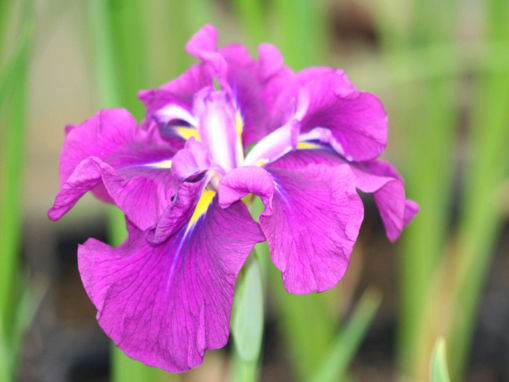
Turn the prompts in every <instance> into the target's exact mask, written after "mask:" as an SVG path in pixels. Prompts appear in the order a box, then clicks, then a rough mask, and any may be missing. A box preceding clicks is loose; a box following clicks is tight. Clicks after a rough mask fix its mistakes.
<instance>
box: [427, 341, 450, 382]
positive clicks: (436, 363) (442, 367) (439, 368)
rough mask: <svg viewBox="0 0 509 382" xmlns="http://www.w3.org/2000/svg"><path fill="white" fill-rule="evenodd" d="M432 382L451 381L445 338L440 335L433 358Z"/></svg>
mask: <svg viewBox="0 0 509 382" xmlns="http://www.w3.org/2000/svg"><path fill="white" fill-rule="evenodd" d="M430 371H431V382H449V381H450V380H451V379H450V378H449V371H448V369H447V359H446V354H445V340H444V339H443V338H442V337H440V338H439V339H438V340H437V342H436V344H435V349H434V350H433V356H432V358H431V370H430Z"/></svg>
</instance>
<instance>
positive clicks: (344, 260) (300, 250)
mask: <svg viewBox="0 0 509 382" xmlns="http://www.w3.org/2000/svg"><path fill="white" fill-rule="evenodd" d="M267 171H268V172H269V173H270V174H271V175H272V177H273V179H274V183H275V192H274V197H273V199H272V211H271V212H272V213H271V214H270V215H268V214H267V211H264V212H263V213H262V215H261V216H260V226H261V228H262V230H263V232H264V234H265V237H266V238H267V242H268V244H269V248H270V253H271V257H272V261H273V262H274V264H275V265H276V267H277V268H278V269H279V270H281V272H282V276H283V283H284V285H285V287H286V289H287V290H288V292H290V293H296V294H304V293H310V292H313V291H318V292H322V291H325V290H327V289H330V288H332V287H334V286H335V285H336V284H337V283H338V282H339V280H341V278H342V277H343V275H344V273H345V271H346V268H347V267H348V264H349V259H350V254H351V253H352V249H353V245H354V243H355V241H356V239H357V235H358V233H359V229H360V226H361V223H362V220H363V216H364V208H363V205H362V201H361V199H360V197H359V195H358V194H357V192H356V190H355V182H354V176H353V174H352V172H351V170H350V168H349V166H347V165H342V166H334V167H332V166H327V165H309V166H307V167H303V168H301V169H298V170H295V169H293V170H286V169H282V168H276V167H267Z"/></svg>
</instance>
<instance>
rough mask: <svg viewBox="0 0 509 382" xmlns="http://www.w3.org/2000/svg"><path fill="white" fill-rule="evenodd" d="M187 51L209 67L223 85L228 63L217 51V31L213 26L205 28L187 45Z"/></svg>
mask: <svg viewBox="0 0 509 382" xmlns="http://www.w3.org/2000/svg"><path fill="white" fill-rule="evenodd" d="M186 50H187V51H188V52H189V54H191V55H192V56H195V57H196V58H199V59H200V60H202V61H203V62H204V63H205V64H206V65H209V66H210V67H211V68H212V69H213V71H214V73H215V74H216V75H217V76H218V80H219V84H220V85H223V83H222V82H223V80H224V79H225V77H226V70H227V68H226V61H225V59H224V57H223V56H221V54H219V52H218V51H217V30H216V28H215V27H214V26H213V25H212V24H207V25H205V26H203V27H202V28H201V29H200V30H199V31H198V32H196V33H195V34H194V36H193V37H191V39H190V40H189V42H188V43H187V44H186Z"/></svg>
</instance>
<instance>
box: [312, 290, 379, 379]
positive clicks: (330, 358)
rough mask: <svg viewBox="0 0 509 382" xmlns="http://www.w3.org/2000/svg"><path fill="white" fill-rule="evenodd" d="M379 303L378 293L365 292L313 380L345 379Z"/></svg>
mask: <svg viewBox="0 0 509 382" xmlns="http://www.w3.org/2000/svg"><path fill="white" fill-rule="evenodd" d="M379 305H380V297H379V295H378V294H375V293H373V292H370V291H367V292H365V293H364V294H363V296H362V298H361V300H360V302H359V303H358V304H357V306H356V307H355V310H354V312H353V314H352V316H351V318H350V320H349V321H348V324H347V325H346V326H345V327H344V328H343V329H342V330H341V331H340V332H339V333H338V334H337V336H336V338H335V339H334V342H333V343H332V345H331V346H330V349H329V352H328V355H327V356H326V358H325V359H324V360H323V363H322V365H321V366H320V367H319V369H318V370H317V372H316V374H315V375H314V377H313V378H312V379H311V381H312V382H336V381H341V380H343V379H344V376H345V373H346V371H347V369H348V366H349V365H350V363H351V361H352V359H353V356H354V355H355V353H356V352H357V350H358V348H359V346H360V344H361V341H362V339H363V338H364V337H365V336H366V333H367V330H368V329H369V327H370V323H371V321H372V320H373V318H374V317H375V313H376V312H377V310H378V306H379Z"/></svg>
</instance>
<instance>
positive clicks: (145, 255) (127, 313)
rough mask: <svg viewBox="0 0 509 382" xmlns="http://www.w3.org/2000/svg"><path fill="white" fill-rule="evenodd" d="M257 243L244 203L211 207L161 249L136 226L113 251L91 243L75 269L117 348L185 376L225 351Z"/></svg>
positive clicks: (257, 235)
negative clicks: (238, 286) (240, 278)
mask: <svg viewBox="0 0 509 382" xmlns="http://www.w3.org/2000/svg"><path fill="white" fill-rule="evenodd" d="M261 240H263V236H262V235H261V233H260V231H259V228H258V226H257V225H256V224H255V223H254V222H253V221H252V219H251V218H250V216H249V212H248V211H247V208H246V207H245V206H244V205H243V204H242V203H237V204H235V205H232V206H231V207H230V208H228V209H226V210H225V209H222V208H220V207H219V206H218V204H217V201H216V200H214V201H213V202H212V204H211V205H210V207H209V209H208V211H207V212H206V214H204V215H203V216H202V217H201V218H200V219H199V220H198V221H197V222H196V224H195V226H194V227H193V228H192V229H191V230H189V231H186V230H185V228H182V229H181V230H180V231H179V232H177V233H176V234H175V235H174V236H172V237H171V238H169V239H168V240H167V241H165V242H164V243H162V244H160V245H153V244H150V243H149V242H148V241H146V240H145V238H144V237H143V233H142V232H141V231H139V230H137V229H136V228H135V227H133V226H131V227H130V234H129V239H128V240H127V241H126V242H125V243H124V244H123V245H121V246H120V247H118V248H112V247H110V246H108V245H106V244H104V243H102V242H99V241H97V240H95V239H89V240H88V241H87V242H86V243H85V244H83V245H81V246H80V247H79V249H78V265H79V270H80V274H81V278H82V280H83V284H84V286H85V289H86V291H87V293H88V295H89V297H90V299H91V300H92V302H93V303H94V305H95V306H96V308H97V310H98V312H97V320H98V322H99V324H100V326H101V327H102V328H103V330H104V331H105V332H106V334H107V335H108V336H110V337H111V338H112V340H113V341H114V342H115V344H116V345H117V346H118V347H119V348H120V349H122V350H123V351H124V352H125V353H126V354H127V355H128V356H130V357H132V358H134V359H137V360H139V361H141V362H143V363H145V364H147V365H151V366H156V367H159V368H162V369H165V370H167V371H170V372H183V371H186V370H188V369H190V368H193V367H196V366H198V365H199V364H200V363H201V362H202V359H203V355H204V352H205V350H206V349H216V348H220V347H222V346H224V345H225V344H226V342H227V340H228V334H229V324H230V311H231V305H232V300H233V293H234V288H235V280H236V278H237V275H238V273H239V271H240V269H241V267H242V265H243V264H244V261H245V259H246V258H247V256H248V254H249V252H250V251H251V250H252V248H253V247H254V245H255V244H256V243H257V242H259V241H261Z"/></svg>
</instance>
